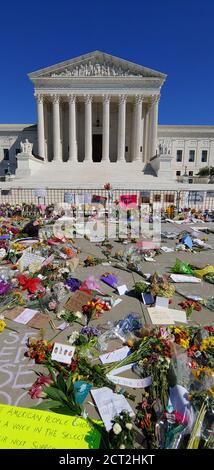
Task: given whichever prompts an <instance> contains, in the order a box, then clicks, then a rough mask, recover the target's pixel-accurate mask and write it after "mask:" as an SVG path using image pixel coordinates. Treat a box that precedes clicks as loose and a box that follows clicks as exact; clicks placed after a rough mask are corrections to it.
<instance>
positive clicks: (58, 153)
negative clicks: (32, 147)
mask: <svg viewBox="0 0 214 470" xmlns="http://www.w3.org/2000/svg"><path fill="white" fill-rule="evenodd" d="M53 161H55V162H61V161H62V149H61V141H60V99H59V96H58V95H54V96H53Z"/></svg>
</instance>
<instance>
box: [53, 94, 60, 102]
mask: <svg viewBox="0 0 214 470" xmlns="http://www.w3.org/2000/svg"><path fill="white" fill-rule="evenodd" d="M51 98H52V102H53V104H59V102H60V96H59V95H51Z"/></svg>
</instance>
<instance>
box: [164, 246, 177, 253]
mask: <svg viewBox="0 0 214 470" xmlns="http://www.w3.org/2000/svg"><path fill="white" fill-rule="evenodd" d="M161 250H162V251H163V252H164V253H172V252H173V251H175V250H174V248H170V247H169V246H162V247H161Z"/></svg>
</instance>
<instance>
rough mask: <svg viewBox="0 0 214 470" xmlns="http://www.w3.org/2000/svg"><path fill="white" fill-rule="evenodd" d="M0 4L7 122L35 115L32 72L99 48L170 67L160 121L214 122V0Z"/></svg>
mask: <svg viewBox="0 0 214 470" xmlns="http://www.w3.org/2000/svg"><path fill="white" fill-rule="evenodd" d="M0 12H1V21H0V63H1V73H0V122H1V123H33V122H35V120H36V111H35V102H34V97H33V87H32V84H31V82H30V81H29V79H28V77H27V73H28V72H32V71H33V70H37V69H40V68H43V67H46V66H49V65H53V64H55V63H57V62H61V61H63V60H67V59H70V58H72V57H75V56H78V55H81V54H84V53H87V52H91V51H93V50H96V49H99V50H102V51H104V52H107V53H110V54H113V55H116V56H119V57H122V58H124V59H129V60H132V61H133V62H136V63H139V64H142V65H144V66H147V67H151V68H153V69H157V70H159V71H161V72H164V73H166V74H167V75H168V78H167V81H166V83H165V85H164V87H163V89H162V96H161V102H160V113H159V122H160V124H204V125H205V124H210V125H214V1H213V0H203V1H202V0H194V1H193V0H129V1H128V2H127V1H126V0H123V1H122V0H79V1H77V0H75V1H73V0H60V1H59V0H58V1H55V2H54V1H53V0H43V1H41V0H37V1H31V0H20V1H15V0H13V1H9V0H7V1H5V2H1V7H0Z"/></svg>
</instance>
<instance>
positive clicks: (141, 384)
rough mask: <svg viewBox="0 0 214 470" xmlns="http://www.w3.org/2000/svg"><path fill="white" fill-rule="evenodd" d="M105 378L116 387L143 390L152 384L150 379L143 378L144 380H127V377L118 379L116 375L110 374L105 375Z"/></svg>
mask: <svg viewBox="0 0 214 470" xmlns="http://www.w3.org/2000/svg"><path fill="white" fill-rule="evenodd" d="M107 377H108V379H109V380H111V382H113V383H114V384H116V385H122V386H125V387H130V388H145V387H149V385H151V383H152V379H151V377H145V378H144V379H129V378H127V377H118V376H117V375H112V374H107Z"/></svg>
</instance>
